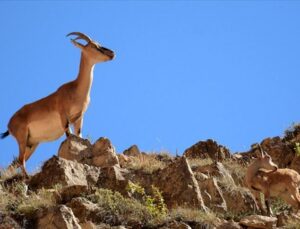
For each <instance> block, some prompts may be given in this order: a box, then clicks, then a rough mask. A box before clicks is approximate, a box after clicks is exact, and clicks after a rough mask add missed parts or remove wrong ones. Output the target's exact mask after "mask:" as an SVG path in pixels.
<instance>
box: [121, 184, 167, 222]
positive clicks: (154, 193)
mask: <svg viewBox="0 0 300 229" xmlns="http://www.w3.org/2000/svg"><path fill="white" fill-rule="evenodd" d="M127 191H128V192H129V193H130V194H131V195H132V196H134V195H135V194H137V195H138V196H139V197H138V199H139V200H140V201H141V203H142V204H143V205H145V206H146V208H147V209H148V210H149V212H150V213H151V214H152V215H153V216H154V217H158V216H166V215H167V212H168V209H167V206H166V204H165V202H164V199H163V196H162V194H161V192H160V191H159V189H158V188H157V187H155V186H153V185H152V186H151V194H150V195H147V194H146V192H145V189H144V188H143V187H141V186H140V185H138V184H134V183H132V182H129V183H128V186H127Z"/></svg>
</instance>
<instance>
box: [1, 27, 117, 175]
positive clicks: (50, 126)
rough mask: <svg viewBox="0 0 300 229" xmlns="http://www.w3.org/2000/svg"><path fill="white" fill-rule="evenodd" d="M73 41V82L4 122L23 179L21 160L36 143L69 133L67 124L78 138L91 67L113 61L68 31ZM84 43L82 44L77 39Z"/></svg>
mask: <svg viewBox="0 0 300 229" xmlns="http://www.w3.org/2000/svg"><path fill="white" fill-rule="evenodd" d="M71 35H74V36H76V38H74V39H71V42H72V43H73V44H74V45H75V46H76V47H78V48H80V49H81V60H80V67H79V73H78V76H77V78H76V79H75V80H74V81H71V82H68V83H66V84H64V85H62V86H61V87H59V88H58V89H57V91H56V92H54V93H53V94H50V95H49V96H47V97H45V98H42V99H40V100H38V101H36V102H33V103H30V104H27V105H25V106H23V107H22V108H21V109H20V110H18V111H17V112H16V113H15V114H14V115H13V116H12V117H11V119H10V121H9V123H8V131H6V132H5V133H3V134H1V135H0V137H1V138H5V137H6V136H8V135H9V134H11V135H13V136H14V137H15V138H16V140H17V142H18V145H19V161H18V162H19V163H17V164H18V167H19V166H21V169H22V171H23V174H24V175H25V176H26V177H27V176H28V175H27V173H26V169H25V161H27V160H28V158H29V157H30V156H31V155H32V153H33V152H34V150H35V149H36V147H37V146H38V144H39V143H41V142H45V141H53V140H55V139H57V138H59V137H61V136H62V135H63V134H64V133H66V135H67V136H68V135H69V134H70V124H72V125H73V127H74V132H75V134H76V135H77V136H81V128H82V122H83V115H84V112H85V111H86V109H87V107H88V104H89V102H90V90H91V86H92V81H93V69H94V65H95V64H96V63H99V62H104V61H109V60H112V59H113V58H114V52H113V51H111V50H109V49H107V48H104V47H102V46H101V45H100V44H99V43H97V42H95V41H93V40H92V39H91V38H89V37H88V36H86V35H85V34H83V33H79V32H72V33H69V34H68V35H67V36H71ZM79 39H81V40H84V41H86V42H87V44H86V45H83V44H81V43H79V42H77V40H79Z"/></svg>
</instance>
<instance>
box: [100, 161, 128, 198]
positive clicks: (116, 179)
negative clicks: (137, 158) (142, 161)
mask: <svg viewBox="0 0 300 229" xmlns="http://www.w3.org/2000/svg"><path fill="white" fill-rule="evenodd" d="M127 172H128V171H127V170H126V169H122V168H120V167H119V166H112V167H107V168H103V169H102V170H101V174H100V176H99V179H98V182H97V186H98V187H99V188H106V189H111V190H114V191H118V192H120V193H121V194H123V195H125V196H126V195H127V191H126V187H127V184H128V180H127V179H126V178H125V176H126V173H127Z"/></svg>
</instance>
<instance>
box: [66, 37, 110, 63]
mask: <svg viewBox="0 0 300 229" xmlns="http://www.w3.org/2000/svg"><path fill="white" fill-rule="evenodd" d="M71 35H74V36H77V37H76V38H74V39H71V42H72V43H73V44H74V45H75V46H76V47H78V48H80V49H81V51H82V53H83V54H84V55H85V56H86V57H87V58H89V59H90V60H91V61H92V62H93V63H95V64H96V63H99V62H104V61H108V60H112V59H113V58H114V57H115V54H114V52H113V51H112V50H110V49H108V48H105V47H103V46H101V45H100V44H99V43H98V42H96V41H93V40H92V39H91V38H90V37H88V36H87V35H85V34H83V33H80V32H72V33H69V34H68V35H67V36H71ZM77 40H84V41H86V42H87V44H86V45H83V44H81V43H79V42H77Z"/></svg>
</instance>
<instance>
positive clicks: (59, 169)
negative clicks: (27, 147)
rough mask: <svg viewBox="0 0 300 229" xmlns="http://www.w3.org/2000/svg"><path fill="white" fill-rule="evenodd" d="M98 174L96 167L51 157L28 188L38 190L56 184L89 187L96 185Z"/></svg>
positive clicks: (32, 179)
mask: <svg viewBox="0 0 300 229" xmlns="http://www.w3.org/2000/svg"><path fill="white" fill-rule="evenodd" d="M99 174H100V168H98V167H94V166H88V165H84V164H81V163H78V162H75V161H69V160H66V159H63V158H59V157H57V156H53V157H52V158H50V159H49V160H48V161H46V162H45V163H44V165H43V167H42V169H41V171H40V172H39V173H37V174H35V175H34V176H33V177H31V179H30V181H29V186H30V188H31V189H38V188H42V187H44V188H52V187H53V186H54V185H56V184H61V185H63V186H69V185H91V184H96V183H97V181H98V177H99Z"/></svg>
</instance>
